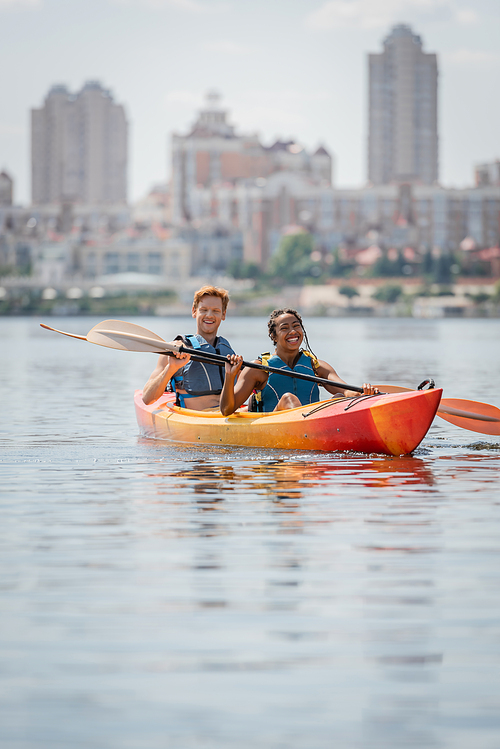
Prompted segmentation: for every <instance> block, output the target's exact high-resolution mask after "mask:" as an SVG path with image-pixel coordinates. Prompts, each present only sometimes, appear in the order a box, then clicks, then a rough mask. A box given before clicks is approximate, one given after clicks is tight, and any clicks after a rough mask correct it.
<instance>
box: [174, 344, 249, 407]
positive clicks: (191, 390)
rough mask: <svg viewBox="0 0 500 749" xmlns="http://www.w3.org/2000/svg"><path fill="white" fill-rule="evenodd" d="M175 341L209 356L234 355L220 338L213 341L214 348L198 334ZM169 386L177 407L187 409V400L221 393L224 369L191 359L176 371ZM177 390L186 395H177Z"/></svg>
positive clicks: (228, 345)
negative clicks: (174, 394)
mask: <svg viewBox="0 0 500 749" xmlns="http://www.w3.org/2000/svg"><path fill="white" fill-rule="evenodd" d="M175 340H181V341H182V342H183V343H184V344H185V345H186V346H191V347H192V348H194V349H199V350H200V351H206V352H208V353H210V354H220V356H227V355H228V354H234V351H233V349H232V348H231V345H230V343H229V341H228V340H226V338H222V336H219V337H218V338H216V339H215V345H214V346H212V345H211V344H210V343H207V341H206V340H205V339H204V338H203V336H201V335H198V334H196V335H187V336H177V338H176V339H175ZM169 385H170V386H171V390H173V391H174V392H175V393H176V403H177V405H178V406H182V407H183V408H187V406H186V404H185V400H186V399H187V398H199V397H200V396H201V395H219V394H220V393H221V392H222V387H223V385H224V367H218V366H217V365H215V364H208V363H207V362H201V361H193V360H192V359H191V361H188V363H187V364H186V365H185V366H184V367H182V368H181V369H179V370H177V372H176V373H175V375H174V376H173V377H172V379H171V380H170V382H169ZM179 390H186V393H179Z"/></svg>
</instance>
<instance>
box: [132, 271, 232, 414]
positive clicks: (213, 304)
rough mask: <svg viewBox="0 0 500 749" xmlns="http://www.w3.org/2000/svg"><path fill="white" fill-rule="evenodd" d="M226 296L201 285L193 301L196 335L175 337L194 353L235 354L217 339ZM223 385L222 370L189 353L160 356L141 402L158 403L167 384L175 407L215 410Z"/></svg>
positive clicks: (227, 297) (227, 299) (220, 338)
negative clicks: (171, 392) (174, 396)
mask: <svg viewBox="0 0 500 749" xmlns="http://www.w3.org/2000/svg"><path fill="white" fill-rule="evenodd" d="M228 301H229V294H228V293H227V291H226V290H225V289H219V288H217V287H216V286H203V287H202V288H201V289H199V290H198V291H197V292H196V293H195V295H194V300H193V309H192V315H193V317H194V319H195V320H196V334H195V335H187V336H177V338H176V340H175V341H174V343H175V342H179V341H182V343H183V344H184V345H185V346H191V347H192V348H193V350H196V349H200V351H204V352H205V351H206V352H210V353H212V354H220V355H221V356H227V355H228V354H234V351H233V349H232V348H231V346H230V344H229V341H227V340H226V339H225V338H222V336H218V335H217V332H218V330H219V326H220V324H221V322H222V321H223V320H225V318H226V309H227V304H228ZM223 384H224V368H223V367H217V366H215V365H214V364H206V363H204V362H197V361H192V360H191V357H190V356H189V354H177V355H176V356H175V357H174V356H166V355H164V354H161V355H160V356H159V358H158V363H157V365H156V368H155V370H154V372H153V373H152V374H151V377H150V378H149V380H148V381H147V383H146V384H145V386H144V390H143V392H142V399H143V401H144V403H146V405H149V404H150V403H153V402H154V401H155V400H157V399H158V398H159V397H160V396H161V395H163V393H164V392H165V389H166V388H167V385H169V388H170V389H172V390H174V391H175V393H176V395H177V399H176V402H177V404H178V405H180V406H183V407H185V408H191V409H194V410H195V411H202V410H203V409H205V408H218V406H219V402H220V393H221V390H222V386H223Z"/></svg>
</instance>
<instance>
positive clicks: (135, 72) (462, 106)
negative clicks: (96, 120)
mask: <svg viewBox="0 0 500 749" xmlns="http://www.w3.org/2000/svg"><path fill="white" fill-rule="evenodd" d="M396 23H408V24H410V25H411V27H412V29H413V31H414V32H415V33H417V34H419V35H420V36H421V37H422V40H423V48H424V51H425V52H436V53H437V54H438V65H439V137H440V156H439V161H440V181H441V183H442V184H443V185H445V186H447V187H449V186H455V187H463V186H468V185H471V184H473V176H474V164H476V163H481V162H484V161H492V160H494V159H496V158H500V96H499V95H498V93H499V84H500V3H499V2H498V0H0V55H1V64H0V170H1V169H6V170H7V171H8V172H9V173H10V174H11V176H12V177H13V178H14V181H15V188H14V189H15V193H14V200H15V202H16V204H27V203H29V201H30V190H31V185H30V110H31V109H32V108H37V107H40V106H41V105H42V103H43V100H44V98H45V96H46V94H47V92H48V90H49V88H50V87H51V86H52V85H54V84H56V83H64V84H66V85H67V86H68V88H69V89H70V90H71V91H73V92H77V91H78V90H79V89H80V88H81V87H82V85H83V84H84V83H85V81H88V80H99V81H100V82H101V83H102V84H103V85H104V86H105V87H106V88H108V89H110V90H111V91H112V93H113V96H114V98H115V101H117V102H118V103H120V104H123V105H124V106H125V108H126V112H127V117H128V120H129V125H130V138H129V154H130V158H129V198H130V199H131V200H132V201H134V200H137V199H139V198H140V197H142V196H143V195H145V194H146V193H147V192H148V191H149V189H150V188H151V186H152V185H153V184H155V183H158V182H164V181H165V180H166V179H168V177H169V176H170V138H171V134H172V132H178V133H185V132H186V131H187V130H188V128H189V127H190V125H191V124H192V123H193V121H194V119H195V117H196V113H197V111H198V110H199V109H200V107H202V106H203V103H204V98H205V95H206V93H207V92H208V91H210V90H216V91H218V92H219V93H220V94H221V95H222V97H223V100H222V103H223V105H224V107H225V108H227V110H228V111H229V120H230V122H231V123H232V124H233V125H235V126H236V128H237V131H238V132H240V133H244V132H258V133H259V135H260V137H261V139H262V141H263V142H264V143H265V144H266V145H270V144H271V143H272V142H273V141H274V139H276V138H277V137H282V138H293V139H294V140H296V141H297V142H299V143H301V144H302V145H303V146H305V147H306V148H316V147H317V146H318V145H319V144H322V145H324V146H325V147H326V148H327V149H328V150H329V151H330V152H331V153H332V155H333V156H334V159H335V167H334V182H335V184H336V185H337V186H338V187H355V186H360V185H363V184H364V183H365V182H366V172H367V134H368V133H367V105H368V100H367V86H368V73H367V54H368V53H369V52H380V51H382V42H383V39H384V38H385V37H386V36H387V34H388V33H389V31H390V28H391V27H392V26H393V25H394V24H396Z"/></svg>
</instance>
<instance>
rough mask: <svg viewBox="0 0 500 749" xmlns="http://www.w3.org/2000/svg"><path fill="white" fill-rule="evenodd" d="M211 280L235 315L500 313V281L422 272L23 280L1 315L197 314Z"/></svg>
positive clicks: (2, 293)
mask: <svg viewBox="0 0 500 749" xmlns="http://www.w3.org/2000/svg"><path fill="white" fill-rule="evenodd" d="M205 283H214V284H215V285H217V286H224V287H225V288H227V289H228V290H229V293H230V297H231V300H230V305H229V310H230V313H231V314H232V315H235V316H251V317H252V316H265V315H267V314H269V312H270V311H271V310H273V309H276V308H279V307H292V308H294V309H298V310H299V311H300V312H302V313H304V314H307V315H313V316H316V317H325V316H327V317H415V318H440V317H458V318H460V317H462V318H474V317H493V318H495V317H500V281H499V280H498V279H490V278H462V279H458V280H457V281H456V282H455V283H453V284H450V285H438V284H427V283H426V282H425V280H424V279H422V278H412V279H408V278H381V279H332V281H331V282H329V283H328V284H323V285H321V284H311V285H304V286H283V287H281V288H269V287H259V286H254V285H253V284H252V283H248V282H246V283H242V282H241V281H237V280H234V279H231V278H227V277H221V278H217V279H209V280H208V279H190V284H189V286H186V287H185V288H184V287H183V288H179V289H176V290H174V289H163V290H160V289H156V290H154V291H151V290H145V289H138V288H126V289H117V288H114V289H104V288H101V287H91V288H89V289H86V290H83V289H80V288H76V287H69V288H60V289H56V288H52V287H50V288H40V287H37V286H35V285H32V284H31V285H30V284H23V283H21V282H20V281H18V282H17V283H16V284H10V285H8V286H7V285H3V286H1V287H0V316H12V315H21V316H25V315H47V316H78V315H95V316H102V317H124V316H127V317H131V316H136V315H151V316H156V317H178V316H184V315H189V314H190V312H191V300H192V296H193V291H194V290H195V289H196V288H199V287H200V286H202V285H203V284H205Z"/></svg>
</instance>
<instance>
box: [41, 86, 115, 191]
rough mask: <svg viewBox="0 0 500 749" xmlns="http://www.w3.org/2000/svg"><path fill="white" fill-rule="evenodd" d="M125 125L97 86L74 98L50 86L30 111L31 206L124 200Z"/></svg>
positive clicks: (79, 93)
mask: <svg viewBox="0 0 500 749" xmlns="http://www.w3.org/2000/svg"><path fill="white" fill-rule="evenodd" d="M127 131H128V125H127V119H126V116H125V111H124V108H123V106H122V105H120V104H116V103H115V102H114V100H113V97H112V95H111V93H110V92H109V91H107V90H106V89H104V88H103V87H102V86H101V84H100V83H99V82H97V81H89V82H88V83H86V84H85V85H84V86H83V88H82V89H81V91H79V92H78V93H77V94H75V95H74V94H71V93H70V92H69V91H68V89H67V88H66V87H65V86H53V87H52V88H51V89H50V91H49V93H48V94H47V96H46V98H45V102H44V104H43V106H42V107H41V108H40V109H33V110H32V111H31V172H32V202H33V203H34V204H38V205H44V204H48V203H60V202H66V201H69V202H78V203H85V204H93V205H100V204H111V203H125V202H126V200H127V140H128V138H127Z"/></svg>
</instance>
